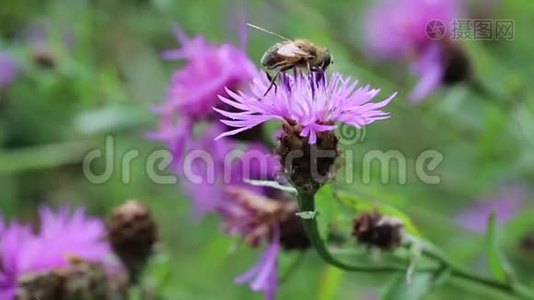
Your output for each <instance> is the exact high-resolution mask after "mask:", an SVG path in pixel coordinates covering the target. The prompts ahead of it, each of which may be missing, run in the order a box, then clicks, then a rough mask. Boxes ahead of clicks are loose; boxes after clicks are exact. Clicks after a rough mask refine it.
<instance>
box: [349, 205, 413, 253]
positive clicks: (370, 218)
mask: <svg viewBox="0 0 534 300" xmlns="http://www.w3.org/2000/svg"><path fill="white" fill-rule="evenodd" d="M352 235H353V236H355V237H356V239H357V240H358V242H359V243H362V244H365V245H367V246H368V247H369V248H372V247H374V248H379V249H381V250H392V249H394V248H396V247H398V246H400V244H401V243H402V238H403V225H402V221H400V220H398V219H396V218H393V217H386V216H382V215H381V214H379V213H378V212H373V213H364V214H362V215H360V216H359V217H358V218H357V219H355V220H354V227H353V230H352Z"/></svg>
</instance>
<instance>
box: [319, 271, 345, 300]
mask: <svg viewBox="0 0 534 300" xmlns="http://www.w3.org/2000/svg"><path fill="white" fill-rule="evenodd" d="M344 274H345V272H344V271H343V270H341V269H339V268H336V267H333V266H328V267H326V268H325V270H324V272H323V274H322V275H321V280H320V281H319V282H320V284H319V291H318V297H317V298H318V299H319V300H330V299H337V298H338V297H337V294H338V290H339V287H340V285H341V283H342V281H343V275H344Z"/></svg>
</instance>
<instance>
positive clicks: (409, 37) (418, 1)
mask: <svg viewBox="0 0 534 300" xmlns="http://www.w3.org/2000/svg"><path fill="white" fill-rule="evenodd" d="M459 16H460V9H459V6H458V3H457V1H456V0H387V1H380V2H379V3H378V4H377V5H375V6H374V7H371V8H370V9H369V11H368V12H367V14H366V17H365V19H364V22H365V27H364V28H365V29H366V40H367V43H368V46H369V52H370V53H372V55H373V56H377V57H380V58H402V57H406V56H408V55H412V54H414V53H418V52H420V50H421V49H422V48H425V47H426V46H428V45H429V44H432V43H435V42H436V41H437V40H432V39H430V37H429V36H428V34H429V32H427V31H426V29H427V24H428V23H429V22H430V21H432V20H439V21H441V22H442V23H443V24H444V25H445V26H446V27H447V26H449V25H450V24H451V22H452V21H453V19H454V18H458V17H459ZM445 29H447V28H445ZM435 38H439V36H436V37H435Z"/></svg>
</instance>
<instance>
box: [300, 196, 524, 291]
mask: <svg viewBox="0 0 534 300" xmlns="http://www.w3.org/2000/svg"><path fill="white" fill-rule="evenodd" d="M298 200H299V205H300V209H301V211H315V200H314V195H313V194H308V193H299V197H298ZM302 222H303V224H304V228H305V230H306V233H307V234H308V238H309V239H310V241H311V243H312V245H313V247H314V248H315V250H316V251H317V254H319V256H321V258H322V259H323V260H324V261H325V262H327V263H329V264H331V265H333V266H336V267H338V268H340V269H342V270H345V271H350V272H384V273H390V272H406V269H407V268H406V267H398V266H354V265H349V264H346V263H344V262H342V261H339V260H337V259H336V258H335V257H333V256H332V254H331V253H330V251H328V248H327V247H326V244H325V242H324V240H323V239H322V238H321V236H320V234H319V229H318V224H317V220H316V218H309V219H304V218H303V219H302ZM422 251H423V252H422V253H423V255H424V256H426V257H427V258H430V259H432V260H434V261H436V262H439V263H440V267H438V268H432V269H429V270H417V271H418V272H423V271H427V272H428V271H430V272H438V271H439V270H440V269H441V268H442V267H446V268H448V269H449V270H451V275H452V276H456V277H458V278H462V279H465V280H469V281H471V282H475V283H479V284H481V285H484V286H487V287H490V288H492V289H495V290H499V291H501V292H505V293H507V294H509V295H512V296H515V297H517V298H519V299H534V295H533V294H532V292H531V291H530V290H527V289H526V288H523V287H521V286H517V285H512V284H508V283H504V282H500V281H497V280H494V279H490V278H485V277H482V276H479V275H477V274H472V273H470V272H469V271H466V270H465V269H464V268H461V267H459V266H457V265H456V264H454V263H452V262H451V261H450V260H449V259H447V258H446V257H445V256H444V255H442V254H441V253H439V251H438V250H435V249H433V247H425V248H424V249H423V250H422Z"/></svg>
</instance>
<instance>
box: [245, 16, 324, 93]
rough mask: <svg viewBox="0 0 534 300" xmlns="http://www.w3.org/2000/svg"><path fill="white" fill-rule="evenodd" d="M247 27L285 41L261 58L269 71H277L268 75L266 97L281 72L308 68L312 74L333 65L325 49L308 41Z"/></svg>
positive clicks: (259, 28)
mask: <svg viewBox="0 0 534 300" xmlns="http://www.w3.org/2000/svg"><path fill="white" fill-rule="evenodd" d="M247 25H248V26H250V27H252V28H255V29H258V30H261V31H263V32H266V33H268V34H271V35H274V36H277V37H279V38H281V39H283V40H284V41H282V42H279V43H276V44H274V45H273V46H272V47H270V48H269V49H267V51H266V52H265V53H264V54H263V57H262V58H261V64H262V65H263V66H264V67H265V68H266V69H267V70H276V73H275V75H274V76H273V77H271V76H270V75H269V73H267V76H268V77H269V79H270V81H271V83H270V85H269V88H268V89H267V91H266V92H265V94H264V95H266V94H267V93H268V92H269V90H270V89H271V88H272V87H273V86H274V82H275V80H276V78H277V77H278V75H279V74H280V73H281V72H285V71H288V70H291V69H293V68H306V69H308V71H310V72H312V71H325V70H326V68H328V66H329V65H330V64H332V63H333V60H332V55H331V54H330V51H328V49H327V48H325V47H321V46H317V45H315V44H314V43H312V42H311V41H309V40H306V39H300V38H299V39H294V40H291V39H288V38H286V37H284V36H282V35H279V34H277V33H274V32H271V31H268V30H266V29H264V28H261V27H258V26H256V25H253V24H250V23H247Z"/></svg>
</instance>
